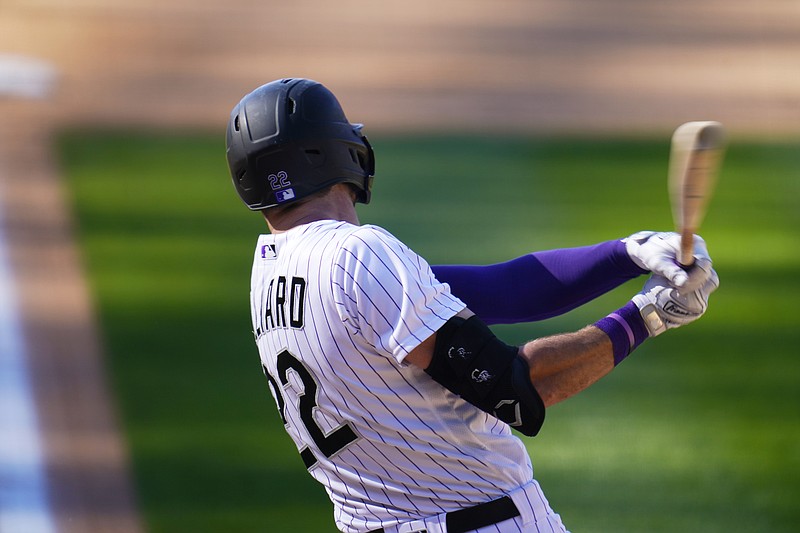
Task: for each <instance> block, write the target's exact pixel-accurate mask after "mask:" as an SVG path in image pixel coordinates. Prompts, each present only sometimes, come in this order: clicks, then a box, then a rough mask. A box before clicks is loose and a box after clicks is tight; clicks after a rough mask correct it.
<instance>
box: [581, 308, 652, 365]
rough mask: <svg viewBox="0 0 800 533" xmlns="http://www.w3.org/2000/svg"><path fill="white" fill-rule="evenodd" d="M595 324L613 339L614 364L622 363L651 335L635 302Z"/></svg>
mask: <svg viewBox="0 0 800 533" xmlns="http://www.w3.org/2000/svg"><path fill="white" fill-rule="evenodd" d="M594 325H595V327H597V328H599V329H601V330H602V331H604V332H605V334H606V335H608V338H609V339H611V346H612V348H613V350H614V366H616V365H618V364H620V363H621V362H622V360H623V359H625V358H626V357H628V355H630V353H631V352H632V351H633V350H634V349H636V347H637V346H639V345H640V344H641V343H643V342H644V341H645V339H647V338H648V337H649V336H650V331H649V330H648V328H647V326H646V325H645V322H644V318H643V316H642V314H641V313H640V312H639V308H638V307H637V306H636V304H635V303H633V302H628V303H627V304H626V305H625V306H624V307H621V308H619V309H617V310H616V311H614V312H613V313H611V314H609V315H608V316H606V317H604V318H601V319H600V320H598V321H597V322H595V324H594Z"/></svg>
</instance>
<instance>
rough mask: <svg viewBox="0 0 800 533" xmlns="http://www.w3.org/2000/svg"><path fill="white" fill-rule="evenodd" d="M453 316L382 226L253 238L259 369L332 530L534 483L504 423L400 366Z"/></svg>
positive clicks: (440, 288) (339, 226) (449, 300)
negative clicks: (324, 495)
mask: <svg viewBox="0 0 800 533" xmlns="http://www.w3.org/2000/svg"><path fill="white" fill-rule="evenodd" d="M463 308H464V304H463V303H462V302H461V301H460V300H459V299H458V298H456V297H455V296H453V295H452V294H451V293H450V289H449V287H448V286H447V285H446V284H442V283H439V282H438V281H437V280H436V279H435V277H434V276H433V274H432V272H431V270H430V267H429V266H428V264H427V263H426V262H425V261H424V260H423V259H422V258H420V257H419V256H418V255H416V254H415V253H414V252H413V251H411V250H410V249H409V248H408V247H406V246H405V245H404V244H402V243H401V242H400V241H398V240H397V239H396V238H394V237H393V236H392V235H390V234H389V233H388V232H386V231H385V230H383V229H381V228H378V227H375V226H354V225H352V224H348V223H345V222H339V221H330V220H327V221H318V222H313V223H310V224H306V225H302V226H298V227H296V228H293V229H292V230H290V231H288V232H286V233H280V234H275V235H262V236H260V238H259V240H258V246H257V247H256V251H255V258H254V265H253V274H252V281H251V311H252V317H253V329H254V332H255V334H256V342H257V345H258V350H259V354H260V358H261V363H262V365H263V367H264V370H265V373H266V375H267V378H268V380H269V384H270V389H271V391H272V393H273V396H274V397H275V400H276V403H277V405H278V408H279V411H280V413H281V416H282V419H283V421H284V423H285V426H286V430H287V432H288V433H289V435H290V436H291V438H292V439H293V440H294V442H295V444H296V445H297V448H298V450H299V451H300V454H301V456H302V458H303V461H304V462H305V465H306V467H307V468H308V470H309V472H310V473H311V475H312V476H314V478H315V479H316V480H317V481H319V482H320V483H322V485H324V486H325V488H326V490H327V492H328V494H329V496H330V498H331V500H332V501H333V504H334V514H335V516H334V518H335V520H336V523H337V526H338V527H339V528H340V529H341V530H342V531H345V532H357V531H365V530H370V529H373V528H377V527H379V526H386V525H391V524H392V523H396V522H404V521H408V520H413V519H418V518H421V517H426V516H432V515H437V514H440V513H442V512H444V511H448V510H453V509H459V508H462V507H468V506H471V505H474V504H475V503H479V502H483V501H487V500H491V499H494V498H497V497H500V496H502V495H503V494H506V493H508V492H509V491H511V490H513V489H515V488H517V487H520V486H522V485H524V484H525V483H528V482H530V480H531V479H532V475H533V471H532V467H531V463H530V458H529V456H528V453H527V451H526V449H525V447H524V445H523V443H522V442H521V440H520V439H519V438H517V437H516V436H514V435H512V434H511V431H510V429H509V427H508V426H507V425H506V424H504V423H502V422H500V421H498V420H497V419H495V418H494V417H491V416H489V415H487V414H485V413H483V412H482V411H480V410H478V409H477V408H475V407H473V406H472V405H470V404H468V403H466V402H464V401H463V400H461V399H460V398H458V397H457V396H455V395H453V394H452V393H450V392H449V391H447V390H446V389H444V388H443V387H442V386H441V385H439V384H438V383H436V382H435V381H433V380H432V379H431V378H430V377H429V376H428V375H427V374H425V373H424V372H423V371H422V370H420V369H419V368H417V367H415V366H413V365H409V364H404V363H403V359H404V358H405V356H406V355H407V354H408V352H409V351H411V350H412V349H413V348H414V347H416V346H417V345H418V344H419V343H420V342H422V341H423V340H425V339H426V338H428V337H429V336H430V335H431V334H433V333H434V332H435V331H436V330H437V329H439V327H440V326H441V325H442V324H444V323H445V322H446V321H447V320H448V319H449V318H451V317H452V316H453V315H455V314H456V313H458V312H459V311H461V310H462V309H463Z"/></svg>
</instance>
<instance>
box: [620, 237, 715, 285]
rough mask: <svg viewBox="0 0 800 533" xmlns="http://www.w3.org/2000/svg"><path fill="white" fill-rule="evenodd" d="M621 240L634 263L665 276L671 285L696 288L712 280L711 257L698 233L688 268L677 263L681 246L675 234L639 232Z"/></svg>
mask: <svg viewBox="0 0 800 533" xmlns="http://www.w3.org/2000/svg"><path fill="white" fill-rule="evenodd" d="M622 242H623V243H625V249H626V250H627V252H628V255H629V256H630V258H631V259H632V260H633V262H634V263H635V264H636V266H638V267H639V268H642V269H644V270H648V271H650V272H652V273H653V274H655V275H657V276H661V277H664V278H666V279H667V280H668V281H669V284H670V285H672V286H673V287H677V288H679V289H683V291H684V292H685V291H694V290H696V289H699V288H701V287H703V286H704V285H705V284H706V282H707V281H708V280H709V279H711V273H712V271H713V270H712V268H711V257H710V256H709V255H708V249H707V248H706V242H705V241H704V240H703V238H702V237H700V236H699V235H695V237H694V254H693V255H694V264H693V265H692V266H691V267H689V268H688V269H684V268H683V267H681V266H680V264H679V263H678V253H679V251H680V246H681V236H680V235H679V234H678V233H674V232H655V231H640V232H639V233H634V234H633V235H631V236H630V237H627V238H625V239H622Z"/></svg>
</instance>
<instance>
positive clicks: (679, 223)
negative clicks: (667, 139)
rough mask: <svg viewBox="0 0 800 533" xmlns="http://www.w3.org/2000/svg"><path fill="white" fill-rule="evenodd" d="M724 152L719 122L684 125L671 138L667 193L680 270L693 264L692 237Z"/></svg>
mask: <svg viewBox="0 0 800 533" xmlns="http://www.w3.org/2000/svg"><path fill="white" fill-rule="evenodd" d="M724 152H725V130H724V128H723V127H722V124H720V123H719V122H714V121H695V122H687V123H685V124H682V125H681V126H679V127H678V128H677V129H676V130H675V133H674V134H673V135H672V145H671V152H670V161H669V192H670V203H671V205H672V217H673V220H674V222H675V230H676V231H677V232H678V233H680V234H681V250H680V255H679V257H678V261H679V262H680V263H681V265H683V266H687V267H688V266H691V265H692V264H693V263H694V256H693V254H692V251H693V248H694V234H695V233H697V231H698V229H699V228H700V224H701V223H702V221H703V217H704V216H705V214H706V209H707V207H708V201H709V199H710V197H711V195H712V194H713V192H714V186H715V185H716V181H717V174H718V172H719V167H720V164H721V163H722V158H723V155H724Z"/></svg>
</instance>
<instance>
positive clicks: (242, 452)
mask: <svg viewBox="0 0 800 533" xmlns="http://www.w3.org/2000/svg"><path fill="white" fill-rule="evenodd" d="M371 140H372V141H373V144H374V145H375V146H376V151H377V156H378V169H377V173H378V177H377V178H376V181H375V189H374V195H373V202H372V203H371V204H370V205H368V206H360V207H359V212H360V216H361V220H362V222H369V223H376V224H379V225H383V226H384V227H386V228H387V229H389V230H390V231H392V232H393V233H394V234H395V235H397V236H398V237H399V238H401V239H402V240H404V241H406V242H407V243H408V244H409V245H410V246H411V247H412V248H414V249H415V250H416V251H417V252H419V253H420V254H421V255H423V256H424V257H426V258H427V259H428V260H429V261H430V262H432V263H462V262H467V263H490V262H495V261H501V260H505V259H508V258H510V257H515V256H517V255H520V254H523V253H526V252H528V251H531V250H536V249H546V248H554V247H564V246H579V245H584V244H591V243H594V242H599V241H602V240H608V239H613V238H618V237H623V236H626V235H628V234H630V233H632V232H634V231H637V230H640V229H669V228H670V227H671V225H672V222H671V214H670V211H669V206H668V202H667V195H666V184H665V181H666V165H667V163H666V162H667V159H668V150H669V146H668V141H665V140H664V139H661V138H656V137H653V138H637V139H634V138H615V139H600V138H596V139H589V138H587V139H578V138H568V139H567V138H565V139H545V138H536V137H517V136H465V135H453V136H446V135H434V134H429V135H424V136H416V135H415V136H412V135H406V136H388V135H387V136H374V135H373V138H372V139H371ZM60 151H61V157H62V162H63V166H64V169H65V173H66V176H67V178H68V180H67V181H68V188H69V192H70V194H71V197H72V200H73V204H74V209H75V212H76V214H77V219H78V234H79V240H80V243H81V245H82V249H83V254H84V260H85V264H86V268H87V271H88V273H89V276H90V285H91V287H92V290H93V295H94V298H95V301H96V306H97V309H98V314H99V319H100V322H101V326H102V331H103V342H104V344H105V347H106V352H107V355H108V359H109V367H110V369H111V373H112V376H111V378H112V381H113V387H114V391H115V392H116V395H117V399H118V402H119V407H120V410H121V415H122V418H123V422H124V428H125V431H126V437H127V439H128V442H129V444H130V447H131V451H132V455H133V461H134V465H133V466H134V474H135V478H136V484H137V490H138V493H139V497H140V501H141V503H142V507H143V510H144V513H145V518H146V521H147V524H148V527H149V530H150V531H152V532H174V531H194V532H204V531H207V532H218V531H264V530H269V531H303V532H322V531H334V529H335V528H334V527H333V521H332V510H331V506H330V503H329V502H328V500H327V498H326V496H325V494H324V491H323V490H322V488H321V487H319V486H317V485H316V483H315V482H314V481H313V480H312V479H311V478H310V476H308V475H307V473H306V472H305V471H304V468H303V466H302V462H301V461H300V458H299V456H298V454H297V453H296V450H294V447H293V445H292V444H291V442H290V440H289V438H288V437H287V436H286V435H285V433H284V430H283V428H282V426H281V424H280V422H279V418H278V415H277V411H276V409H275V405H274V402H273V400H272V398H271V396H270V394H269V391H268V389H267V387H266V384H265V381H264V378H263V376H262V374H261V372H260V367H259V362H258V356H257V352H256V349H255V346H254V343H253V340H252V336H251V333H250V326H249V316H248V313H249V306H248V290H249V285H248V283H249V268H250V264H251V257H252V247H253V246H254V242H255V238H256V235H257V234H258V233H260V232H263V231H266V228H265V226H264V224H263V222H262V220H261V218H260V216H259V215H257V214H254V213H250V212H248V211H247V210H246V209H245V208H244V207H243V206H242V205H241V204H240V203H239V200H238V198H237V197H236V195H235V192H234V191H233V188H232V187H231V185H230V183H229V178H228V174H227V169H226V166H225V161H224V140H222V139H220V138H219V136H218V135H206V134H203V133H196V132H192V133H165V132H161V133H152V132H148V133H144V132H141V133H138V132H119V131H71V132H68V133H65V134H64V135H63V136H62V137H61V139H60ZM702 233H703V235H704V237H705V238H706V239H707V241H708V244H709V248H710V251H711V253H712V256H713V257H714V259H715V266H716V268H717V271H718V272H719V274H720V277H721V280H722V283H721V288H720V289H719V291H718V292H717V293H715V294H714V296H713V297H712V303H711V307H710V310H709V311H708V313H707V315H706V316H705V317H704V318H703V319H702V320H701V321H700V322H698V323H697V324H694V325H692V326H691V327H688V328H685V329H682V330H679V331H677V332H670V333H669V334H667V335H664V336H662V337H659V338H658V339H656V340H653V341H649V342H648V343H646V344H645V345H643V346H642V347H641V348H640V349H639V350H638V351H637V352H636V353H635V354H634V355H633V356H632V357H631V358H630V359H629V360H628V361H626V362H625V363H624V364H623V365H622V366H621V367H620V368H619V369H617V370H616V371H615V372H613V373H612V374H611V375H610V376H608V377H607V378H606V379H604V380H603V381H601V382H600V383H598V384H596V385H595V386H594V387H592V388H591V389H590V390H588V391H586V392H584V393H582V394H581V395H579V396H577V397H575V398H572V399H570V400H568V401H567V402H564V403H563V404H560V405H557V406H555V407H554V408H552V409H551V410H550V412H549V415H548V421H547V423H546V425H545V427H544V430H543V431H542V433H541V435H540V436H539V437H536V438H535V439H531V440H527V441H526V442H527V444H528V447H529V450H530V453H531V455H532V457H533V462H534V467H535V468H536V476H537V478H538V479H539V480H540V482H541V484H542V486H543V487H544V490H545V492H546V494H547V495H548V497H549V499H550V501H551V504H552V505H553V507H554V508H555V509H556V511H558V512H559V513H561V514H562V516H563V518H564V520H565V523H566V524H567V526H568V527H569V528H570V529H571V530H572V531H573V532H589V531H597V532H609V531H614V532H639V531H648V532H667V531H670V532H672V531H704V532H707V531H727V532H730V531H742V532H744V531H765V530H770V531H786V532H789V531H797V529H798V527H800V508H798V505H797V502H798V501H799V500H800V447H799V446H798V444H797V443H798V442H800V409H799V408H800V363H798V360H797V358H798V346H799V345H800V328H799V327H798V326H799V325H800V312H798V308H797V302H798V296H800V280H799V279H798V274H800V148H798V144H797V143H793V142H790V141H786V142H769V143H766V142H762V143H756V142H747V141H745V140H740V141H737V140H736V139H734V140H733V142H732V143H731V145H730V146H729V149H728V153H727V156H726V159H725V163H724V167H723V172H722V175H721V178H720V184H719V188H718V190H717V193H716V196H715V198H714V200H713V202H712V204H711V208H710V210H709V213H708V215H707V218H706V222H705V224H704V228H703V232H702ZM642 281H643V279H642V280H638V281H634V282H631V283H629V284H627V285H626V286H624V287H623V288H620V289H618V290H616V291H614V292H612V293H611V294H608V295H605V296H603V297H602V298H600V299H598V300H597V301H595V302H592V303H590V304H588V305H586V306H584V307H583V308H581V309H578V310H576V311H573V312H572V313H569V314H567V315H565V316H562V317H557V318H554V319H551V320H548V321H545V322H540V323H536V324H528V325H519V326H502V327H497V328H496V330H497V332H498V333H499V334H500V335H501V336H502V337H503V338H504V339H506V340H507V341H509V342H521V341H524V340H526V339H528V338H532V337H534V336H537V335H543V334H550V333H555V332H559V331H566V330H572V329H577V328H579V327H581V326H583V325H585V324H587V323H590V322H592V321H594V320H596V319H597V318H599V317H600V316H603V315H604V314H606V313H607V312H608V311H610V310H611V309H614V308H616V307H618V306H620V305H622V304H623V303H624V302H625V301H626V300H627V299H628V298H629V297H630V295H632V294H633V293H634V292H636V291H638V288H639V286H640V285H641V282H642Z"/></svg>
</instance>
